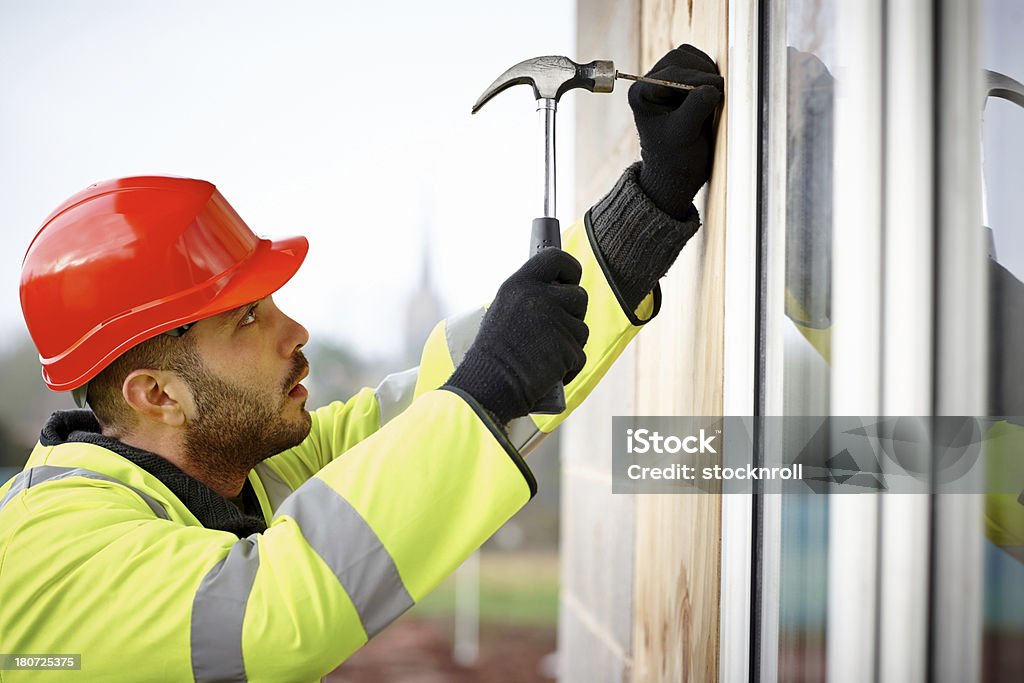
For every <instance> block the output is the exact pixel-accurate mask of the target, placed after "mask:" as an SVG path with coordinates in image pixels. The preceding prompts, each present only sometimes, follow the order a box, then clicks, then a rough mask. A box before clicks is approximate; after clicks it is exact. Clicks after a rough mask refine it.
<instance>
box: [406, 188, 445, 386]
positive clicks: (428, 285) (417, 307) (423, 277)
mask: <svg viewBox="0 0 1024 683" xmlns="http://www.w3.org/2000/svg"><path fill="white" fill-rule="evenodd" d="M424 204H426V202H424ZM432 214H433V212H432V211H430V210H425V211H423V212H422V213H421V216H422V219H421V222H420V254H421V265H420V281H419V284H418V285H417V287H416V288H415V289H414V290H413V291H412V292H411V293H410V295H409V300H408V302H407V303H406V306H405V343H404V345H403V352H402V353H403V356H404V360H405V362H406V363H407V365H408V366H409V367H412V366H414V365H418V364H419V362H420V351H421V350H422V349H423V343H424V342H425V341H427V336H428V335H429V334H430V331H431V330H432V329H434V325H436V324H437V322H438V321H439V320H440V319H441V316H442V312H441V299H440V297H439V296H438V295H437V292H436V290H435V289H434V282H433V278H432V277H431V268H430V244H431V239H430V237H431V226H432V222H433V215H432Z"/></svg>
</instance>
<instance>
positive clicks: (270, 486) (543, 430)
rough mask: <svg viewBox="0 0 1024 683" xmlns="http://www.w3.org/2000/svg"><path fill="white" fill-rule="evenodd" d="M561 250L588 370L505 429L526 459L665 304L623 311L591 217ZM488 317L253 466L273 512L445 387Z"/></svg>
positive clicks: (445, 325)
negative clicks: (547, 411) (580, 291)
mask: <svg viewBox="0 0 1024 683" xmlns="http://www.w3.org/2000/svg"><path fill="white" fill-rule="evenodd" d="M562 245H563V248H564V249H565V250H566V251H568V252H569V253H571V254H572V255H573V256H575V257H576V258H577V259H578V260H579V261H580V263H581V264H582V266H583V277H582V280H581V285H582V286H583V287H584V288H585V289H586V290H587V295H588V305H587V315H586V323H587V327H588V328H589V329H590V337H589V339H588V341H587V345H586V347H585V349H584V351H585V352H586V355H587V364H586V366H585V367H584V368H583V370H582V372H580V373H579V375H577V377H576V378H575V379H574V380H573V381H572V382H571V383H570V384H569V385H568V386H566V387H565V400H566V410H565V412H563V413H562V414H560V415H543V416H542V415H537V416H527V417H524V418H520V419H518V420H513V421H512V423H511V424H510V425H508V434H509V438H510V439H511V441H512V444H513V445H514V446H515V447H516V449H519V450H521V451H525V452H528V451H529V450H530V449H532V448H533V447H535V446H536V445H537V443H539V442H540V439H541V438H543V437H544V436H545V435H546V434H548V433H550V432H551V431H552V430H554V429H555V427H557V426H558V425H559V424H561V422H562V420H564V419H565V418H566V417H567V416H568V415H569V414H570V413H571V412H572V411H573V410H575V409H576V407H577V406H579V405H580V403H582V402H583V400H584V399H585V398H586V397H587V396H588V395H589V394H590V392H591V391H592V390H593V389H594V387H595V386H596V385H597V383H598V381H599V380H600V379H601V377H603V376H604V374H605V373H606V372H607V371H608V368H610V367H611V365H612V363H613V362H615V359H616V358H618V357H619V355H620V354H621V353H622V351H623V349H625V348H626V345H627V344H629V342H630V341H631V340H632V339H633V337H634V336H636V333H637V332H639V330H640V328H641V327H642V326H643V324H644V323H646V322H648V321H649V320H650V319H651V318H653V317H654V316H655V315H656V314H657V312H658V308H659V305H660V297H661V292H660V290H659V289H658V288H657V287H655V289H654V291H653V292H652V293H651V294H649V295H648V296H647V297H646V298H645V299H644V300H643V301H642V302H641V303H640V305H639V306H638V307H637V309H636V310H628V309H627V308H626V305H625V303H624V301H623V298H622V296H621V295H620V293H619V292H618V291H617V290H616V288H615V287H614V285H612V284H611V283H612V278H611V276H610V274H609V270H608V267H607V264H606V263H604V261H603V259H602V257H601V255H600V252H599V251H598V250H597V248H596V246H595V242H594V236H593V231H592V229H591V226H590V221H589V214H588V215H587V216H585V217H584V219H582V220H580V221H579V222H577V223H576V224H575V225H573V226H572V227H571V228H569V229H568V230H566V231H565V233H564V234H563V235H562ZM485 310H486V307H485V306H481V307H480V308H478V309H476V310H473V311H469V312H468V313H465V314H463V315H458V316H454V317H452V318H449V319H447V320H443V321H441V322H440V323H438V324H437V326H436V327H435V328H434V330H433V331H432V332H431V334H430V336H429V337H428V339H427V341H426V344H425V345H424V348H423V352H422V355H421V358H420V365H419V366H418V367H417V368H413V369H412V370H407V371H406V372H402V373H396V374H394V375H389V376H388V377H386V378H385V379H384V381H383V382H381V383H380V385H378V386H377V387H376V388H374V389H369V388H368V389H363V390H362V391H361V392H359V393H358V394H356V395H355V396H354V397H353V398H352V399H351V400H350V401H348V402H347V403H341V402H335V403H332V404H330V405H328V406H325V407H323V408H320V409H318V410H316V411H315V412H313V413H312V416H313V429H312V431H311V432H310V437H309V438H308V439H306V441H304V442H303V443H302V444H301V445H300V446H298V447H296V448H294V449H291V450H289V451H286V452H285V453H282V454H279V455H277V456H274V457H273V458H271V459H270V460H268V461H266V462H265V463H262V464H261V465H258V466H257V467H256V470H255V471H256V473H257V474H258V476H259V478H260V480H261V482H262V485H263V486H264V487H265V488H266V489H267V492H268V495H269V498H270V501H271V505H272V507H274V508H275V509H276V507H277V504H278V503H279V502H280V501H281V500H283V498H284V496H286V495H287V494H288V493H290V492H291V491H292V490H294V489H295V488H297V487H298V486H299V485H301V484H302V482H304V481H305V480H306V479H308V478H309V477H311V476H313V475H314V474H315V473H316V472H317V471H319V470H320V468H322V467H324V466H325V465H327V464H328V463H329V462H331V461H332V460H333V459H335V458H337V457H338V456H340V455H341V454H343V453H345V452H346V451H347V450H348V449H349V448H351V447H352V446H353V445H355V444H357V443H359V442H360V441H361V440H362V439H365V438H366V437H368V436H369V435H370V434H373V433H374V432H376V431H377V430H378V429H380V428H381V427H383V426H384V425H386V424H388V423H389V422H391V421H392V420H393V419H394V418H395V417H396V416H398V415H400V414H401V413H402V412H403V411H404V410H406V409H407V408H408V407H409V406H410V405H411V404H412V402H413V400H414V399H415V398H417V397H419V396H420V395H422V394H424V393H427V392H429V391H431V390H433V389H437V388H438V387H440V386H441V385H443V384H444V383H445V381H447V379H448V378H449V377H450V376H451V374H452V372H454V370H455V366H456V365H457V364H458V363H459V362H460V361H461V360H462V358H463V356H464V355H465V353H466V350H467V349H469V346H470V345H471V344H472V343H473V340H474V338H475V337H476V333H477V330H478V329H479V327H480V322H481V321H482V320H483V316H484V312H485ZM275 491H277V492H278V493H276V494H275Z"/></svg>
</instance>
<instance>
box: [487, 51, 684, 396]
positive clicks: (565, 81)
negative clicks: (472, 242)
mask: <svg viewBox="0 0 1024 683" xmlns="http://www.w3.org/2000/svg"><path fill="white" fill-rule="evenodd" d="M616 78H626V79H629V80H633V81H646V82H649V83H656V84H658V85H664V86H668V87H671V88H681V89H684V90H692V89H693V88H694V87H696V86H692V85H687V84H685V83H675V82H672V81H664V80H661V79H658V78H648V77H646V76H633V75H631V74H626V73H622V72H620V71H618V70H616V69H615V65H614V64H613V63H612V62H610V61H608V60H594V61H592V62H589V63H587V64H577V63H576V62H574V61H572V60H571V59H569V58H568V57H561V56H556V55H551V56H546V57H534V58H533V59H527V60H525V61H522V62H519V63H518V64H516V65H515V66H513V67H512V68H510V69H508V70H507V71H505V73H503V74H501V75H500V76H498V78H497V79H496V80H495V81H494V82H493V83H491V85H490V86H488V88H487V89H486V90H484V93H483V94H482V95H481V96H480V98H479V99H478V100H477V101H476V104H474V105H473V113H474V114H475V113H477V112H478V111H480V108H481V107H483V106H484V105H485V104H487V103H488V102H489V101H490V100H491V98H493V97H494V96H495V95H497V94H498V93H500V92H501V91H502V90H506V89H508V88H510V87H512V86H513V85H520V84H527V85H530V86H532V87H533V94H534V96H535V97H536V99H537V112H538V113H539V114H540V127H541V131H542V142H543V145H544V146H543V147H542V148H541V158H542V159H543V160H544V170H543V172H544V184H543V194H542V198H543V213H542V214H541V217H540V218H534V219H533V225H532V229H531V234H530V256H533V255H534V254H536V253H537V252H539V251H540V250H541V249H547V248H556V249H558V248H561V246H562V239H561V235H560V232H561V231H560V229H559V225H558V219H557V218H555V110H556V109H557V106H558V99H559V98H560V97H561V96H562V95H563V94H564V93H565V92H566V91H568V90H572V89H574V88H583V89H585V90H589V91H590V92H611V91H612V89H613V88H614V87H615V79H616ZM564 411H565V391H564V388H563V386H562V385H561V384H558V386H556V387H555V389H554V390H553V391H552V392H551V393H550V394H548V395H547V396H546V397H544V399H542V400H541V402H540V403H539V404H538V405H537V406H536V407H535V408H534V410H533V413H534V414H537V415H558V414H559V413H562V412H564Z"/></svg>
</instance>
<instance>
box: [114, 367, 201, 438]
mask: <svg viewBox="0 0 1024 683" xmlns="http://www.w3.org/2000/svg"><path fill="white" fill-rule="evenodd" d="M121 393H122V394H123V395H124V400H125V401H127V402H128V405H130V406H131V407H132V410H134V411H135V412H137V413H138V414H139V415H140V416H142V417H145V418H148V419H149V420H152V421H153V422H159V423H162V424H165V425H167V426H169V427H180V426H182V425H183V424H185V421H186V418H187V416H188V415H190V414H191V413H190V412H189V411H190V410H191V409H192V394H191V392H190V391H189V390H188V387H187V386H186V385H185V383H184V382H182V381H181V380H180V379H179V378H178V377H177V376H176V375H174V374H172V373H167V372H163V371H161V370H133V371H132V372H131V373H129V375H128V376H127V377H125V380H124V384H122V385H121Z"/></svg>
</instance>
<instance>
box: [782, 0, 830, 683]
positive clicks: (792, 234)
mask: <svg viewBox="0 0 1024 683" xmlns="http://www.w3.org/2000/svg"><path fill="white" fill-rule="evenodd" d="M836 2H837V0H798V1H791V2H789V3H787V8H786V13H787V14H786V33H787V36H786V44H787V73H786V78H787V85H786V169H785V172H786V306H785V310H786V317H787V320H786V322H785V324H784V328H785V332H784V335H785V336H784V346H783V409H784V411H785V414H786V415H827V414H828V413H829V366H828V358H829V334H830V330H829V328H830V326H831V306H830V303H831V272H832V260H831V255H832V159H833V154H832V150H833V91H834V88H833V77H832V71H833V69H831V68H830V67H829V64H831V63H832V62H833V59H834V48H835V6H836ZM781 498H782V500H781V504H782V515H781V544H782V549H781V550H782V552H781V558H780V586H779V653H778V667H779V669H778V680H780V681H821V680H824V677H825V626H826V615H827V606H828V591H827V586H828V580H827V577H828V515H829V498H828V496H821V495H814V494H809V495H785V496H782V497H781Z"/></svg>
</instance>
